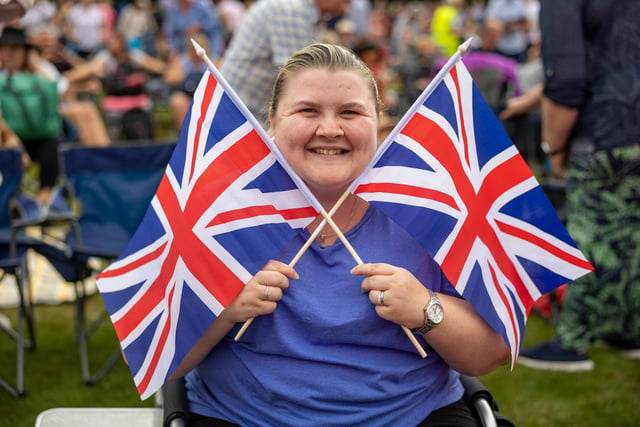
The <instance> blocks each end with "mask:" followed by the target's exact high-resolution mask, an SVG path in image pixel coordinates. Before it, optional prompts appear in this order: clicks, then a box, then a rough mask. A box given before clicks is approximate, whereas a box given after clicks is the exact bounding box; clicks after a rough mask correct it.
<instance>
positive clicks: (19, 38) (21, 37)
mask: <svg viewBox="0 0 640 427" xmlns="http://www.w3.org/2000/svg"><path fill="white" fill-rule="evenodd" d="M0 44H12V45H20V46H28V47H31V46H32V45H31V43H29V41H28V40H27V34H26V33H25V31H24V29H22V28H16V27H5V28H4V30H3V31H2V35H0Z"/></svg>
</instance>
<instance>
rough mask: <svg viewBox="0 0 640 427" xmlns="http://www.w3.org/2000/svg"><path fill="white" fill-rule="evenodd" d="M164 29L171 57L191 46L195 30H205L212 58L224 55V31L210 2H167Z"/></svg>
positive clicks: (197, 0) (185, 0) (187, 0)
mask: <svg viewBox="0 0 640 427" xmlns="http://www.w3.org/2000/svg"><path fill="white" fill-rule="evenodd" d="M162 31H163V33H164V36H165V38H166V40H167V44H168V48H169V57H172V56H176V55H179V54H180V53H182V52H185V51H186V50H187V49H191V42H189V39H190V38H191V37H192V36H193V35H194V34H196V33H199V32H201V33H204V34H206V35H207V37H208V38H209V47H210V48H211V51H210V52H207V53H208V54H209V57H210V58H212V59H214V60H215V59H216V58H218V57H219V56H220V55H222V52H223V50H224V43H225V33H224V28H223V26H222V24H221V23H220V19H219V17H218V14H217V13H216V10H215V9H214V7H213V3H211V1H205V0H174V1H173V2H171V3H170V4H169V5H168V8H167V10H166V12H165V14H164V16H163V22H162Z"/></svg>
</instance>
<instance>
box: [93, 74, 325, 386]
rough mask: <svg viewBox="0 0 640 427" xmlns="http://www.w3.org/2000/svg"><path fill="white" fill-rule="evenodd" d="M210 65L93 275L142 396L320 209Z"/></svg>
mask: <svg viewBox="0 0 640 427" xmlns="http://www.w3.org/2000/svg"><path fill="white" fill-rule="evenodd" d="M212 71H213V72H214V74H212V73H211V72H208V71H207V72H205V74H204V75H203V77H202V80H201V81H200V84H199V86H198V88H197V90H196V92H195V95H194V101H193V103H192V106H191V110H190V112H189V114H188V115H187V117H186V118H185V120H184V124H183V127H182V130H181V133H180V137H179V141H178V144H177V145H176V148H175V151H174V153H173V155H172V157H171V160H170V161H169V165H168V166H167V169H166V172H165V174H164V176H163V178H162V181H161V183H160V185H159V187H158V189H157V191H156V194H155V196H154V198H153V200H152V202H151V206H150V207H149V209H148V211H147V213H146V215H145V217H144V219H143V220H142V222H141V225H140V226H139V228H138V230H137V231H136V233H135V235H134V237H133V238H132V240H131V242H130V243H129V245H128V246H127V248H126V249H125V251H124V253H123V254H122V255H121V257H120V258H119V259H118V260H117V261H116V262H114V263H113V264H112V265H111V266H110V267H108V268H107V269H106V270H105V271H104V272H102V273H101V274H100V275H99V276H98V280H97V284H98V288H99V290H100V292H101V294H102V297H103V299H104V301H105V304H106V306H107V309H108V311H109V313H110V316H111V320H112V322H113V325H114V327H115V330H116V333H117V335H118V338H119V340H120V343H121V346H122V348H123V350H124V353H125V356H126V358H127V362H128V364H129V368H130V370H131V373H132V375H133V378H134V381H135V384H136V387H137V389H138V392H139V394H140V396H141V398H143V399H144V398H147V397H149V396H150V395H151V394H153V393H154V392H155V391H157V390H158V389H159V388H160V386H162V384H163V383H164V382H165V380H166V379H167V378H168V377H169V375H170V374H171V373H172V372H173V371H174V370H175V368H176V367H177V366H178V365H179V363H180V362H181V361H182V360H183V358H184V357H185V355H186V354H187V352H188V351H189V350H190V349H191V348H192V347H193V346H194V345H195V344H196V342H197V341H198V340H199V339H200V337H201V336H202V334H203V333H204V331H205V330H206V329H207V328H208V327H209V325H210V324H211V323H212V322H213V321H214V320H215V319H216V317H217V316H218V315H219V314H220V312H221V311H222V310H223V309H224V307H226V306H227V305H228V304H229V303H230V302H231V301H232V300H233V298H234V297H235V296H236V295H237V294H238V293H239V292H240V290H241V289H242V287H243V286H244V284H245V283H246V282H247V281H248V280H249V279H250V278H251V277H252V276H253V275H254V274H255V273H257V272H258V270H260V268H262V266H263V265H264V264H265V263H266V262H267V261H268V260H269V259H271V258H273V257H274V256H275V254H277V252H279V250H280V249H281V248H282V247H283V246H284V245H285V244H286V243H288V242H289V241H290V240H291V238H292V237H293V234H295V233H296V232H297V231H296V230H297V229H300V228H304V227H305V226H306V225H308V224H309V223H310V222H311V221H312V220H313V218H315V217H316V216H317V214H318V212H319V209H321V208H320V206H319V205H318V204H317V202H315V199H314V198H313V197H312V196H310V194H311V193H310V192H309V191H308V189H306V187H305V186H304V184H302V183H301V182H300V181H299V178H298V177H297V176H295V174H292V172H290V169H289V167H288V165H286V163H285V162H284V160H282V157H281V154H280V153H279V152H278V151H277V149H276V148H275V147H274V145H273V143H272V141H271V140H270V139H269V138H268V137H267V136H266V133H265V132H264V130H262V128H261V127H260V126H259V125H258V124H257V122H256V121H255V118H253V116H252V115H251V114H250V113H249V112H248V110H247V109H246V107H244V104H242V103H241V102H240V101H239V100H238V98H237V96H236V95H235V94H234V93H233V91H232V90H231V89H230V88H229V86H228V84H227V83H226V82H225V81H224V80H223V79H222V77H221V76H220V75H219V74H218V73H217V70H215V69H213V70H212Z"/></svg>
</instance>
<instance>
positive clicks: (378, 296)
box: [369, 290, 387, 306]
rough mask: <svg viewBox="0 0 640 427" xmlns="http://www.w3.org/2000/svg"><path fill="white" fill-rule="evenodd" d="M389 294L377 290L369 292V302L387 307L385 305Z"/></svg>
mask: <svg viewBox="0 0 640 427" xmlns="http://www.w3.org/2000/svg"><path fill="white" fill-rule="evenodd" d="M386 295H387V293H386V292H385V291H383V290H375V291H371V292H369V301H370V302H371V304H374V305H380V306H382V305H386V304H385V298H386Z"/></svg>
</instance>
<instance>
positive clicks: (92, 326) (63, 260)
mask: <svg viewBox="0 0 640 427" xmlns="http://www.w3.org/2000/svg"><path fill="white" fill-rule="evenodd" d="M174 146H175V144H174V143H150V144H135V145H118V146H111V147H86V146H81V145H78V144H63V145H61V146H60V149H59V154H60V167H61V171H62V181H63V183H62V185H61V186H60V187H59V188H58V189H57V193H56V195H55V198H56V199H57V201H56V200H54V202H53V203H52V206H64V205H65V204H66V205H68V206H72V207H73V209H74V211H75V212H76V217H75V219H74V220H73V221H72V224H71V227H68V232H67V233H66V235H65V236H64V237H63V239H62V243H63V244H62V245H60V244H48V245H44V246H42V247H40V248H38V249H37V250H38V252H40V253H41V254H42V255H44V256H45V257H46V258H47V259H48V260H49V261H50V262H51V264H52V265H53V266H54V268H55V269H56V270H57V271H58V272H59V273H60V275H61V276H62V277H63V278H64V279H65V280H66V281H68V282H71V283H73V284H74V290H75V304H76V335H77V340H78V347H79V351H80V362H81V371H82V377H83V380H84V382H85V383H86V384H95V383H96V382H98V381H99V380H100V379H101V378H102V377H104V375H105V374H106V373H107V372H108V371H109V369H111V367H112V366H113V364H114V363H115V362H116V361H117V360H118V359H119V358H120V354H121V353H120V347H119V346H118V348H117V349H115V350H114V352H113V353H112V354H111V355H110V356H109V357H108V358H107V359H106V360H105V361H104V362H103V364H102V365H101V366H100V367H99V368H98V369H96V370H95V372H94V373H92V371H91V368H90V362H89V353H88V340H89V338H90V337H91V336H92V335H93V334H94V333H95V332H97V331H98V327H99V326H100V325H101V324H102V323H103V322H104V321H105V320H106V319H108V314H107V313H106V310H104V312H103V313H102V315H100V316H99V317H97V318H95V319H87V318H86V315H85V303H86V299H87V288H86V279H88V278H91V277H92V276H93V275H94V274H95V273H97V272H99V271H101V270H102V269H103V268H104V267H106V265H107V264H108V263H110V262H112V261H114V260H115V259H116V258H118V256H119V255H120V253H121V252H122V251H123V250H124V248H125V246H126V245H127V243H128V242H129V240H130V239H131V237H132V236H133V234H134V232H135V231H136V229H137V227H138V224H139V223H140V221H141V220H142V217H143V216H144V214H145V212H146V210H147V208H148V207H149V203H150V201H151V199H152V198H153V196H154V194H155V191H156V189H157V187H158V184H159V183H160V179H161V177H162V175H163V174H164V171H165V169H166V166H167V164H168V162H169V158H170V157H171V154H172V153H173V148H174ZM60 200H62V202H60Z"/></svg>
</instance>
